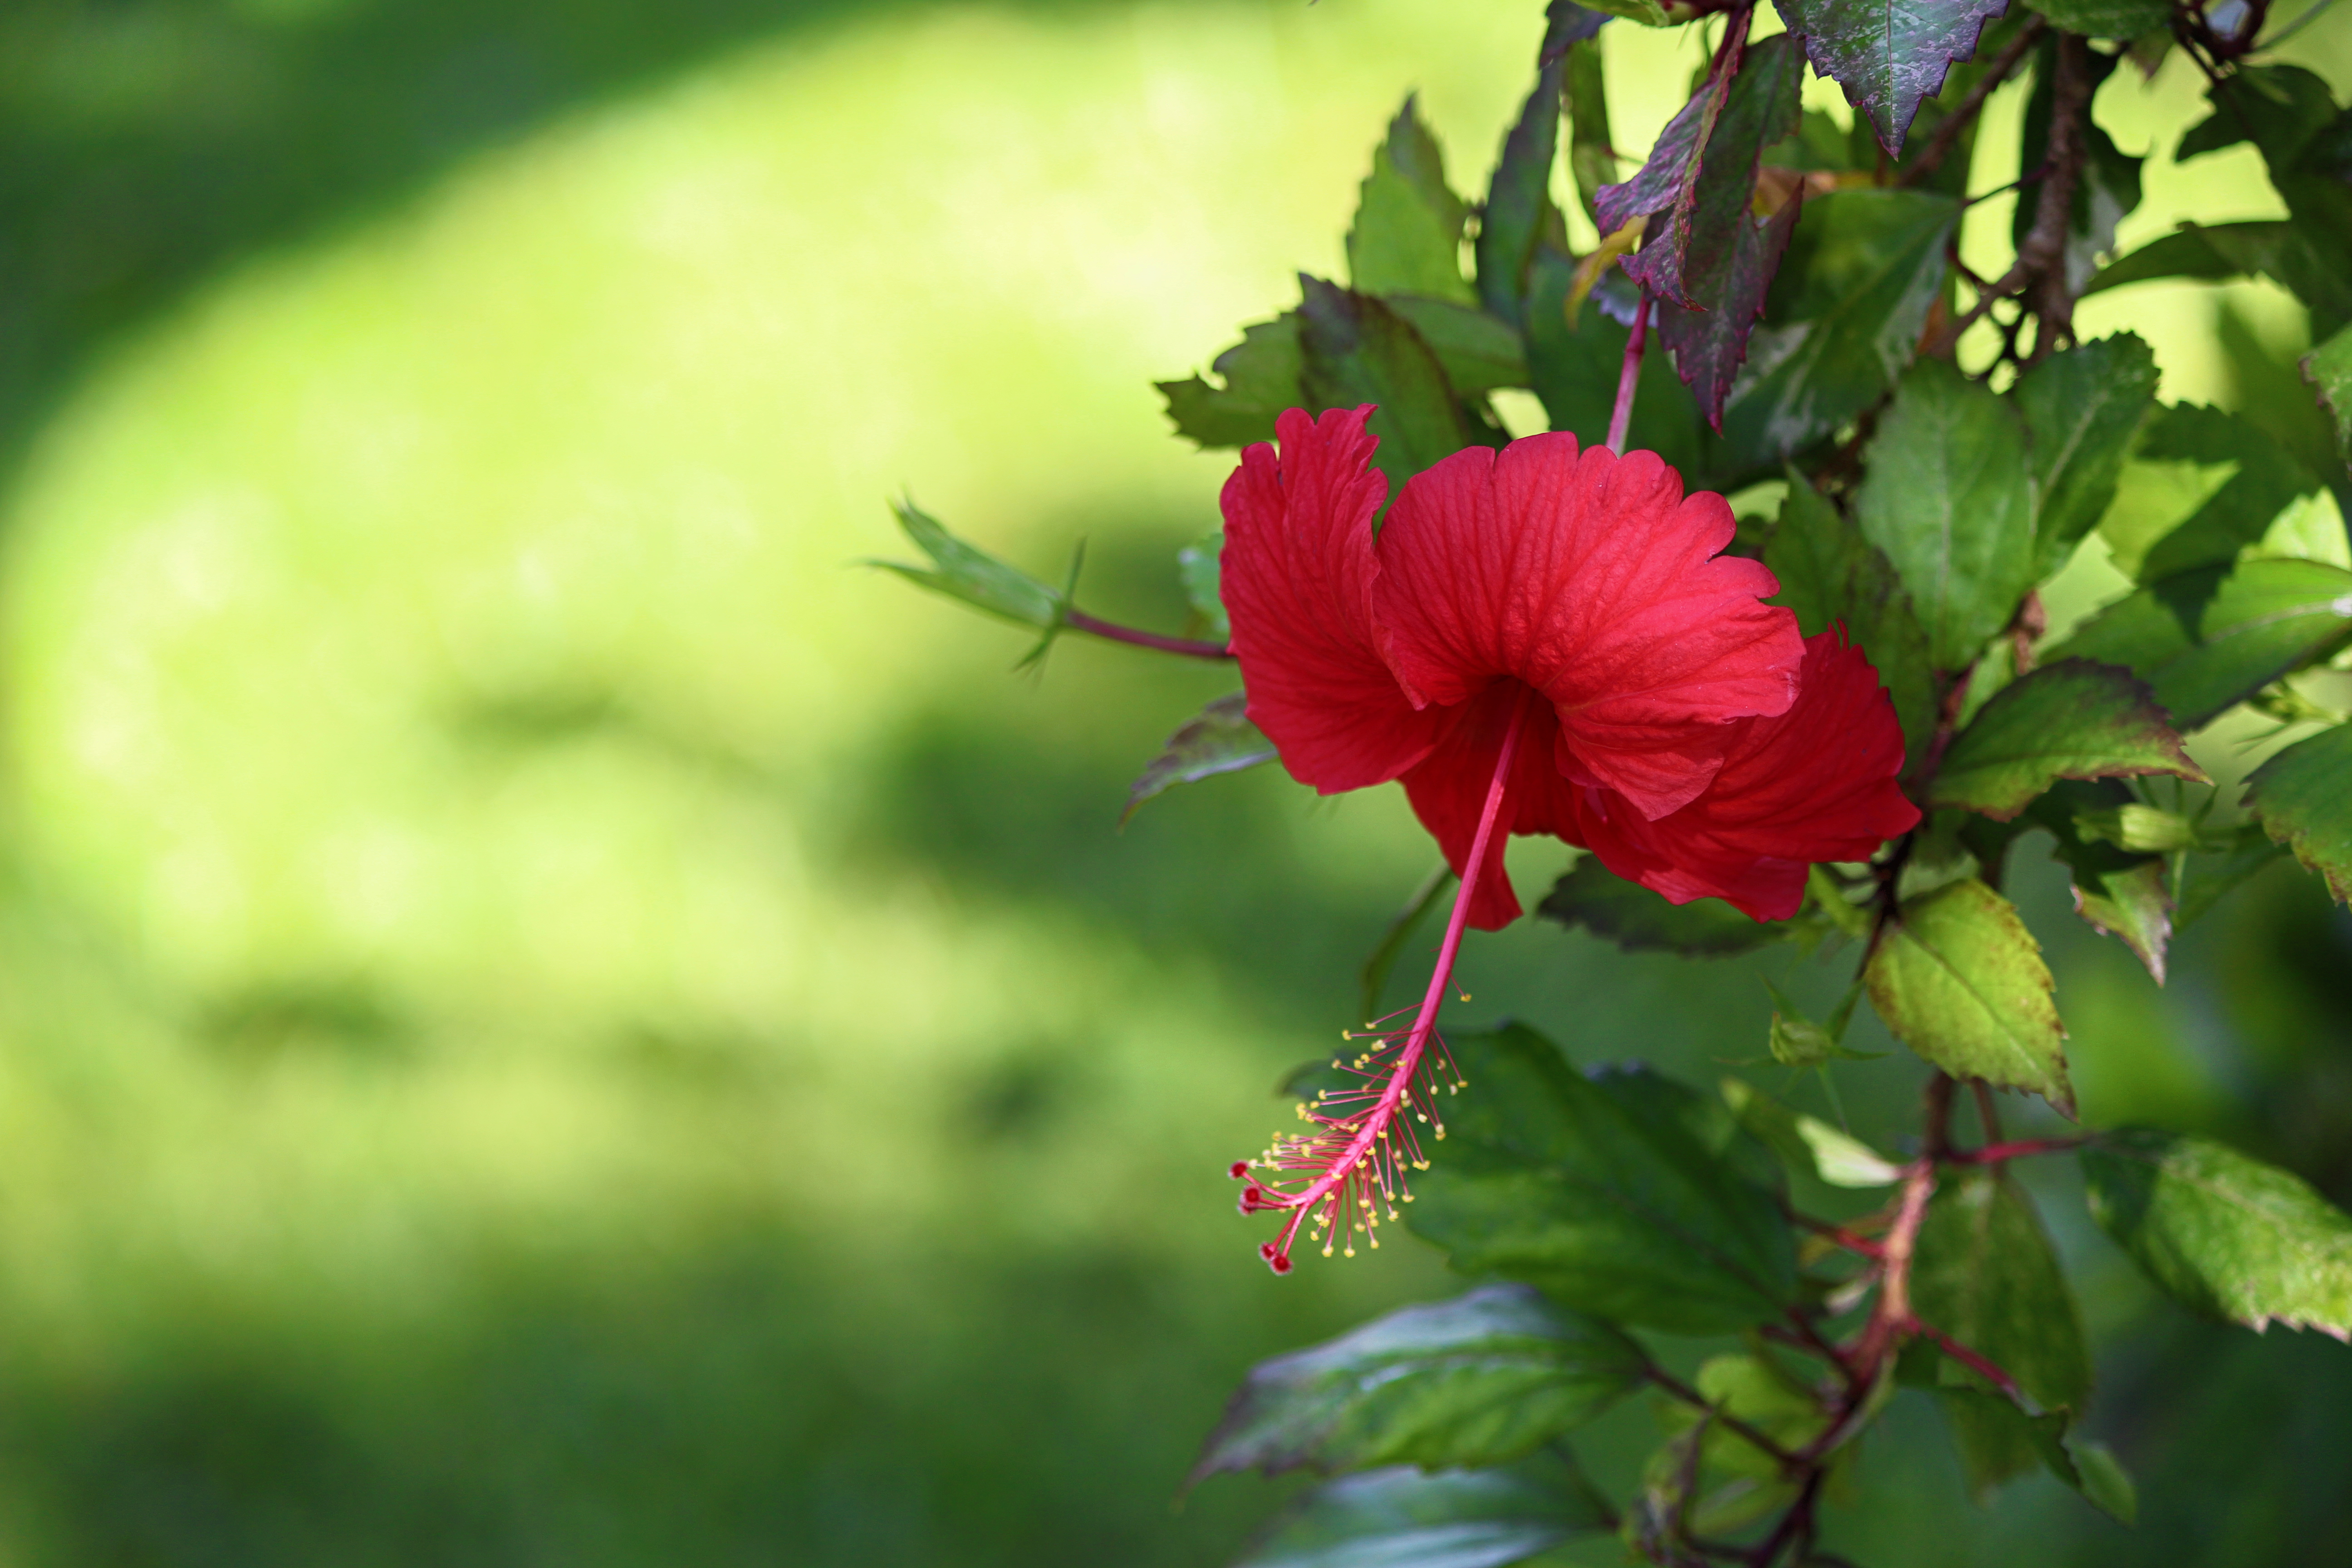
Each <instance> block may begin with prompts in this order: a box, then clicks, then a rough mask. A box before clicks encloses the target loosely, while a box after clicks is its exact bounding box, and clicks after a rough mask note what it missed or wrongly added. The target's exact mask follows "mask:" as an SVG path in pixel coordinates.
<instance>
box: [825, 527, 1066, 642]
mask: <svg viewBox="0 0 2352 1568" xmlns="http://www.w3.org/2000/svg"><path fill="white" fill-rule="evenodd" d="M890 510H892V511H894V512H896V513H897V514H898V526H899V527H900V528H903V529H905V530H906V531H907V537H908V539H910V540H912V541H914V542H915V544H916V546H917V547H918V548H919V549H920V550H921V551H922V552H923V553H924V554H926V555H928V556H929V557H930V558H931V564H930V565H929V567H923V566H908V565H904V564H901V563H898V562H896V561H877V562H874V563H871V564H873V565H876V566H879V567H881V568H883V569H884V570H885V571H889V572H896V573H897V574H898V575H900V576H901V577H904V578H906V579H907V580H908V582H910V583H919V584H922V585H923V586H924V587H926V588H929V589H930V590H931V591H932V592H933V593H935V594H944V595H947V596H948V597H949V598H950V599H961V601H963V602H964V603H965V604H967V605H971V606H972V607H973V608H974V609H978V610H985V611H987V612H988V613H989V614H990V615H992V616H1003V618H1004V619H1006V620H1008V621H1012V622H1013V623H1015V624H1016V625H1019V626H1034V627H1035V628H1037V629H1038V630H1039V631H1044V632H1051V631H1053V630H1054V629H1055V627H1057V626H1060V625H1061V624H1062V616H1064V615H1065V614H1066V613H1067V611H1068V609H1069V598H1068V596H1067V595H1065V594H1064V593H1063V592H1062V591H1061V590H1059V589H1057V588H1049V587H1047V586H1046V585H1045V584H1043V583H1040V582H1039V581H1037V579H1036V578H1034V577H1032V576H1031V575H1029V574H1027V573H1026V572H1024V571H1022V570H1021V569H1020V568H1019V567H1017V566H1013V565H1009V564H1007V563H1004V562H1003V561H1000V560H998V559H997V558H996V557H995V556H993V555H991V554H990V553H988V552H986V551H984V550H980V549H976V548H974V547H973V546H971V545H969V544H966V543H965V542H963V541H962V540H961V539H958V538H957V537H956V536H955V535H954V534H952V533H950V532H949V531H947V528H946V526H945V525H944V524H942V523H941V522H940V521H939V520H938V519H937V518H935V517H932V516H931V515H930V514H929V513H928V512H926V511H924V510H921V509H920V508H919V507H918V506H916V505H915V503H914V502H913V501H893V502H892V503H891V504H890Z"/></svg>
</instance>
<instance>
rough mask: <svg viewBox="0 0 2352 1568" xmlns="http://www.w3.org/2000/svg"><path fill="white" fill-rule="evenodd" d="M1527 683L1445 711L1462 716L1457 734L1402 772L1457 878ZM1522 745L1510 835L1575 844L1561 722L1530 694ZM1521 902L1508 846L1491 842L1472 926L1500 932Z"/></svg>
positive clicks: (1499, 687) (1495, 689) (1491, 690)
mask: <svg viewBox="0 0 2352 1568" xmlns="http://www.w3.org/2000/svg"><path fill="white" fill-rule="evenodd" d="M1524 689H1525V688H1524V687H1522V686H1521V684H1520V683H1519V682H1517V681H1516V680H1498V681H1496V682H1494V683H1493V684H1492V685H1490V686H1488V687H1487V688H1486V690H1484V691H1482V692H1480V693H1479V694H1478V695H1477V696H1476V697H1475V698H1474V699H1472V700H1470V701H1469V702H1468V703H1466V704H1465V705H1464V706H1462V707H1460V708H1456V709H1449V710H1446V711H1448V712H1451V713H1454V714H1458V715H1459V720H1458V721H1457V722H1456V723H1455V724H1454V728H1453V730H1452V731H1451V732H1450V733H1448V734H1447V735H1446V737H1445V738H1444V740H1443V741H1441V742H1438V745H1437V748H1436V750H1434V751H1433V752H1430V753H1429V755H1428V757H1427V758H1425V759H1424V760H1423V762H1422V763H1419V764H1418V765H1417V766H1415V767H1414V768H1413V769H1412V771H1411V772H1410V773H1406V774H1405V775H1404V793H1405V798H1406V799H1408V800H1410V801H1411V802H1412V811H1413V815H1414V816H1417V817H1419V818H1420V819H1421V825H1422V826H1423V827H1426V828H1427V829H1429V832H1430V836H1431V837H1433V838H1435V839H1436V840H1437V847H1439V848H1440V849H1442V850H1443V851H1444V854H1445V863H1446V864H1447V865H1449V866H1451V867H1453V868H1454V875H1456V876H1459V875H1461V873H1462V868H1463V867H1464V865H1465V864H1466V863H1467V862H1468V860H1469V858H1470V847H1471V846H1472V845H1473V844H1474V843H1475V842H1476V840H1477V837H1478V819H1479V817H1480V816H1483V815H1484V814H1485V812H1486V791H1487V789H1488V787H1489V786H1490V785H1491V784H1493V783H1494V780H1495V764H1496V762H1497V761H1498V760H1499V758H1500V754H1501V752H1502V747H1503V732H1504V731H1505V730H1506V729H1507V728H1508V726H1509V724H1510V721H1511V710H1512V708H1513V707H1514V706H1515V705H1516V704H1517V700H1518V696H1519V693H1520V692H1521V691H1522V690H1524ZM1522 723H1523V725H1524V726H1525V728H1524V730H1523V731H1522V732H1521V734H1520V736H1519V745H1518V750H1517V752H1514V753H1513V755H1512V759H1511V776H1510V778H1509V780H1508V781H1507V784H1505V786H1504V787H1505V788H1506V790H1507V792H1508V793H1507V795H1506V796H1505V800H1504V810H1505V811H1506V812H1507V814H1508V815H1507V816H1505V817H1504V818H1503V828H1504V831H1505V834H1506V835H1510V834H1519V835H1529V834H1542V833H1548V834H1554V835H1557V836H1559V837H1566V838H1569V839H1570V842H1575V841H1576V840H1575V839H1574V837H1573V834H1574V831H1575V827H1576V807H1575V804H1574V799H1573V786H1572V785H1570V784H1569V783H1568V781H1567V780H1565V779H1563V778H1561V777H1560V776H1559V770H1558V769H1557V768H1555V767H1553V766H1552V760H1551V759H1552V742H1553V740H1554V738H1555V736H1556V735H1557V733H1558V731H1559V721H1558V720H1557V719H1555V718H1553V717H1552V712H1551V707H1550V705H1549V703H1547V702H1544V701H1543V700H1541V699H1540V698H1531V700H1530V701H1529V703H1528V711H1527V717H1526V718H1525V719H1524V720H1523V721H1522ZM1520 912H1521V911H1520V908H1519V900H1518V897H1517V894H1515V893H1513V892H1512V891H1511V879H1510V878H1509V877H1508V876H1507V874H1505V871H1504V869H1503V846H1502V845H1500V844H1496V845H1494V846H1491V847H1489V848H1488V849H1487V851H1486V864H1485V865H1484V866H1483V867H1481V868H1479V876H1478V881H1477V885H1476V886H1475V887H1474V888H1472V889H1470V913H1469V917H1468V921H1469V923H1470V924H1471V925H1473V926H1475V927H1476V928H1477V929H1478V930H1480V931H1499V930H1501V929H1502V928H1503V927H1505V926H1507V925H1508V924H1510V923H1511V922H1512V921H1515V920H1517V919H1518V918H1519V915H1520Z"/></svg>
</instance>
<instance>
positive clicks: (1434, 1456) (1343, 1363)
mask: <svg viewBox="0 0 2352 1568" xmlns="http://www.w3.org/2000/svg"><path fill="white" fill-rule="evenodd" d="M1648 1369H1649V1361H1648V1358H1647V1357H1645V1356H1644V1355H1643V1353H1642V1349H1641V1347H1640V1346H1639V1345H1636V1344H1635V1343H1634V1342H1633V1341H1631V1340H1629V1339H1627V1338H1626V1337H1625V1336H1624V1335H1623V1334H1622V1333H1620V1332H1619V1331H1617V1330H1615V1329H1612V1328H1611V1327H1610V1326H1609V1325H1607V1324H1606V1323H1599V1322H1595V1321H1592V1320H1591V1319H1589V1318H1580V1317H1577V1316H1574V1315H1573V1314H1570V1313H1568V1312H1564V1311H1562V1310H1559V1308H1557V1307H1554V1306H1552V1305H1551V1304H1550V1303H1549V1302H1548V1301H1546V1300H1544V1299H1543V1297H1542V1296H1540V1295H1538V1293H1537V1292H1535V1291H1533V1290H1530V1289H1528V1288H1527V1287H1526V1286H1524V1285H1488V1286H1485V1287H1482V1288H1481V1289H1476V1290H1473V1291H1471V1292H1470V1293H1469V1294H1468V1295H1466V1296H1463V1297H1459V1298H1457V1299H1455V1300H1451V1301H1438V1302H1433V1303H1432V1304H1430V1305H1428V1306H1423V1307H1406V1308H1404V1309H1402V1310H1399V1311H1394V1312H1391V1313H1390V1314H1389V1315H1388V1316H1386V1317H1384V1318H1377V1319H1374V1320H1373V1321H1371V1322H1369V1323H1366V1324H1364V1325H1363V1326H1362V1327H1361V1328H1359V1329H1356V1330H1354V1331H1352V1332H1349V1333H1347V1334H1343V1335H1341V1336H1340V1337H1339V1339H1336V1340H1333V1341H1331V1342H1329V1343H1328V1344H1321V1345H1317V1346H1315V1347H1314V1348H1313V1349H1311V1350H1304V1351H1298V1352H1293V1353H1292V1354H1289V1355H1286V1356H1277V1357H1276V1359H1274V1360H1273V1361H1269V1362H1265V1363H1261V1364H1260V1365H1258V1366H1257V1367H1255V1368H1254V1369H1253V1370H1252V1371H1251V1373H1250V1375H1249V1381H1248V1382H1247V1383H1245V1384H1243V1385H1242V1387H1241V1389H1240V1391H1239V1392H1238V1393H1236V1394H1234V1398H1233V1402H1232V1404H1230V1405H1227V1406H1226V1408H1225V1415H1224V1419H1223V1421H1221V1422H1219V1423H1218V1424H1217V1429H1216V1430H1215V1431H1214V1432H1213V1433H1211V1434H1210V1435H1209V1440H1208V1442H1207V1443H1206V1444H1205V1445H1204V1446H1203V1447H1202V1452H1201V1462H1200V1463H1199V1464H1198V1465H1196V1466H1194V1467H1193V1470H1192V1479H1193V1480H1194V1481H1198V1480H1200V1479H1202V1478H1203V1477H1206V1476H1209V1475H1213V1474H1214V1473H1216V1472H1217V1471H1219V1470H1246V1469H1252V1468H1256V1469H1261V1470H1264V1471H1265V1472H1266V1473H1267V1474H1269V1475H1271V1474H1274V1473H1275V1472H1276V1471H1280V1470H1286V1469H1291V1468H1296V1467H1297V1466H1301V1465H1307V1466H1312V1467H1313V1468H1316V1469H1318V1470H1325V1471H1329V1470H1355V1469H1369V1468H1372V1467H1374V1466H1378V1465H1394V1464H1415V1465H1420V1466H1423V1467H1424V1468H1429V1469H1439V1468H1444V1467H1446V1466H1452V1465H1464V1466H1477V1465H1495V1464H1500V1463H1502V1462H1504V1461H1505V1460H1508V1459H1516V1458H1518V1457H1519V1456H1521V1455H1522V1454H1526V1453H1528V1452H1530V1451H1531V1450H1533V1449H1534V1448H1536V1447H1538V1446H1540V1445H1542V1444H1545V1443H1549V1442H1550V1441H1551V1440H1552V1439H1553V1438H1555V1437H1557V1436H1560V1435H1561V1434H1562V1433H1565V1432H1568V1431H1570V1430H1572V1429H1574V1428H1575V1427H1578V1426H1582V1425H1583V1424H1584V1423H1585V1422H1587V1421H1590V1420H1591V1419H1592V1418H1593V1417H1594V1416H1596V1415H1600V1414H1601V1411H1603V1410H1605V1409H1607V1408H1608V1407H1609V1406H1610V1405H1612V1404H1613V1403H1615V1402H1616V1400H1618V1399H1619V1398H1620V1397H1622V1395H1623V1394H1626V1393H1627V1392H1629V1391H1630V1390H1632V1389H1633V1388H1635V1387H1636V1386H1638V1385H1640V1384H1642V1383H1643V1381H1644V1379H1645V1376H1646V1374H1647V1372H1648Z"/></svg>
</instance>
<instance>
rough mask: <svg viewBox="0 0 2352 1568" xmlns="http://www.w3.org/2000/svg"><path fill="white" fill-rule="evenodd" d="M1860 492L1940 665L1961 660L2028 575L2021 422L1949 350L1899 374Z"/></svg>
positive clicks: (1865, 518) (1953, 665) (1869, 533)
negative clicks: (1950, 358)
mask: <svg viewBox="0 0 2352 1568" xmlns="http://www.w3.org/2000/svg"><path fill="white" fill-rule="evenodd" d="M1866 461H1867V463H1868V465H1869V471H1868V473H1867V475H1866V477H1865V478H1864V479H1863V482H1862V486H1861V488H1860V489H1859V490H1858V491H1857V492H1856V494H1855V497H1854V521H1856V522H1857V523H1859V524H1860V525H1861V528H1862V533H1863V537H1864V538H1865V539H1867V540H1869V541H1870V542H1872V543H1873V544H1874V545H1876V546H1878V548H1879V549H1881V550H1883V551H1885V552H1886V558H1887V559H1888V560H1889V561H1891V562H1893V563H1895V571H1896V572H1897V573H1898V574H1900V575H1901V576H1902V579H1903V585H1904V587H1905V588H1906V589H1907V590H1908V591H1909V592H1910V595H1911V604H1912V607H1913V609H1914V610H1915V611H1916V613H1917V615H1918V616H1919V622H1920V625H1921V626H1923V627H1925V628H1926V630H1927V655H1928V658H1930V659H1931V660H1932V661H1933V662H1934V664H1935V665H1936V667H1937V668H1939V669H1955V670H1956V669H1962V668H1967V666H1968V665H1969V662H1970V661H1971V660H1973V659H1974V658H1976V656H1977V650H1978V649H1979V648H1981V647H1983V646H1984V644H1985V642H1986V641H1987V639H1989V638H1990V637H1992V635H1993V634H1994V633H1995V632H1998V631H2000V629H2001V627H2002V626H2006V625H2008V624H2009V619H2010V616H2011V615H2012V614H2013V613H2014V612H2015V610H2016V608H2017V603H2018V601H2019V600H2020V599H2021V598H2022V597H2023V596H2024V594H2025V591H2026V589H2028V588H2030V587H2032V585H2033V510H2032V494H2031V491H2030V489H2029V488H2028V484H2027V479H2026V473H2027V470H2026V458H2025V429H2024V426H2023V425H2022V424H2021V422H2020V420H2019V419H2018V417H2017V416H2016V414H2015V413H2014V412H2013V411H2012V410H2011V407H2010V405H2008V404H2006V403H2004V402H2003V401H2002V400H2001V399H2000V398H1999V397H1997V396H1995V395H1993V394H1992V392H1991V391H1990V390H1989V389H1988V388H1986V387H1984V386H1981V385H1979V384H1977V383H1975V382H1972V381H1969V379H1968V378H1967V377H1966V376H1963V375H1962V374H1960V373H1959V371H1958V368H1956V367H1955V366H1953V365H1952V364H1951V363H1948V362H1947V361H1944V360H1923V361H1921V362H1920V363H1918V364H1916V365H1914V366H1913V367H1912V368H1911V369H1910V371H1909V372H1908V373H1906V374H1905V375H1904V377H1903V384H1902V387H1901V389H1900V390H1899V391H1897V392H1896V394H1895V403H1894V405H1893V406H1891V407H1890V408H1889V409H1888V410H1887V411H1886V414H1885V416H1884V417H1883V418H1882V419H1881V420H1880V421H1879V425H1878V433H1877V434H1876V435H1875V436H1874V437H1872V439H1871V443H1870V447H1869V448H1868V455H1867V458H1866Z"/></svg>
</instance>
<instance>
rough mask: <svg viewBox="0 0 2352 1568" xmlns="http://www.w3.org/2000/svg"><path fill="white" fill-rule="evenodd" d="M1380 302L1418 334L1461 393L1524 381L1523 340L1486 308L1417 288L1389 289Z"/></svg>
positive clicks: (1517, 383) (1452, 384) (1525, 365)
mask: <svg viewBox="0 0 2352 1568" xmlns="http://www.w3.org/2000/svg"><path fill="white" fill-rule="evenodd" d="M1385 303H1386V304H1387V305H1388V308H1389V309H1390V310H1394V311H1395V312H1396V313H1397V314H1398V315H1400V316H1402V317H1403V318H1404V319H1405V321H1406V322H1407V323H1408V324H1410V325H1411V326H1412V330H1413V331H1416V332H1419V333H1420V334H1421V340H1422V342H1425V343H1427V344H1428V345H1429V349H1430V352H1431V353H1433V354H1435V355H1436V356H1437V363H1438V364H1439V366H1440V367H1441V368H1442V369H1444V372H1445V380H1446V383H1447V384H1448V385H1450V386H1452V387H1453V388H1454V392H1455V393H1457V394H1458V395H1461V396H1464V397H1475V396H1476V395H1478V394H1480V393H1482V392H1492V391H1494V390H1495V389H1496V387H1499V386H1525V385H1526V384H1528V352H1527V346H1526V344H1525V343H1523V342H1521V341H1520V338H1519V334H1518V333H1517V331H1515V330H1513V329H1512V328H1511V327H1509V326H1508V325H1507V324H1505V323H1504V322H1501V321H1496V319H1495V318H1494V317H1492V316H1490V315H1488V314H1487V313H1486V311H1484V310H1478V309H1477V308H1475V306H1470V305H1457V304H1455V303H1454V301H1453V300H1432V299H1428V298H1426V297H1424V296H1422V295H1417V294H1394V295H1391V296H1390V297H1389V298H1388V299H1387V300H1386V301H1385Z"/></svg>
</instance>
